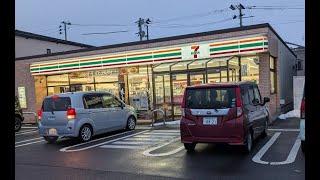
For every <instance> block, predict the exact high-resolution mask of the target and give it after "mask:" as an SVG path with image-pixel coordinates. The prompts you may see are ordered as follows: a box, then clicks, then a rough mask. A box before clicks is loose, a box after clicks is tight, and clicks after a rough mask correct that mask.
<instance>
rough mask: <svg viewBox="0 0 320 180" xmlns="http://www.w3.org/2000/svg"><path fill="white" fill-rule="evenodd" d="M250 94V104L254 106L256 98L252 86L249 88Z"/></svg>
mask: <svg viewBox="0 0 320 180" xmlns="http://www.w3.org/2000/svg"><path fill="white" fill-rule="evenodd" d="M248 93H249V103H250V104H252V105H253V100H254V99H255V97H254V91H253V86H252V85H250V86H249V87H248Z"/></svg>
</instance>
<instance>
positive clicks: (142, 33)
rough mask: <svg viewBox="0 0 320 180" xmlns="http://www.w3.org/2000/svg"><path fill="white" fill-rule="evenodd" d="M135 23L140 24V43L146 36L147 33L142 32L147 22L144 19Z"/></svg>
mask: <svg viewBox="0 0 320 180" xmlns="http://www.w3.org/2000/svg"><path fill="white" fill-rule="evenodd" d="M135 23H137V24H138V28H139V32H138V33H136V34H138V36H139V37H140V41H142V38H143V37H144V36H145V32H144V31H143V30H142V25H143V24H144V23H145V21H144V19H142V18H139V20H138V21H136V22H135Z"/></svg>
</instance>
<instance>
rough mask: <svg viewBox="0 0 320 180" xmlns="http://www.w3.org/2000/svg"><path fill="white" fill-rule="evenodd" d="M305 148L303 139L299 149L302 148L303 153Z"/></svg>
mask: <svg viewBox="0 0 320 180" xmlns="http://www.w3.org/2000/svg"><path fill="white" fill-rule="evenodd" d="M305 148H306V147H305V142H304V141H301V150H302V152H303V153H304V151H305V150H306V149H305Z"/></svg>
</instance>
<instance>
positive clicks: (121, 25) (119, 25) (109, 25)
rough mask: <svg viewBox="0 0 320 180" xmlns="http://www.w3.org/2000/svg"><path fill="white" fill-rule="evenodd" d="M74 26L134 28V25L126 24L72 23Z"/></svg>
mask: <svg viewBox="0 0 320 180" xmlns="http://www.w3.org/2000/svg"><path fill="white" fill-rule="evenodd" d="M71 25H73V26H107V27H112V26H115V27H128V26H133V25H125V24H75V23H71Z"/></svg>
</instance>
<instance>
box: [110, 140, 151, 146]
mask: <svg viewBox="0 0 320 180" xmlns="http://www.w3.org/2000/svg"><path fill="white" fill-rule="evenodd" d="M154 143H155V142H154V141H153V142H150V141H149V142H145V141H142V142H141V141H136V142H132V141H116V142H113V143H112V144H125V145H151V144H154Z"/></svg>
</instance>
